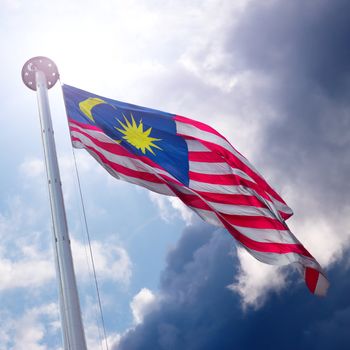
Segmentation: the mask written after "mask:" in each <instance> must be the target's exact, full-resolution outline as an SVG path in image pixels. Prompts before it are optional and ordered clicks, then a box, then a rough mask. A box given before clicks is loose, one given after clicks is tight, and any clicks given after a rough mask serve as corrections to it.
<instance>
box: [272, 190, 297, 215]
mask: <svg viewBox="0 0 350 350" xmlns="http://www.w3.org/2000/svg"><path fill="white" fill-rule="evenodd" d="M268 196H269V197H270V198H271V201H272V203H273V205H274V206H275V208H276V209H277V210H278V211H281V212H283V213H286V214H290V215H293V210H292V209H291V208H290V207H289V206H288V205H286V204H284V203H281V202H280V201H278V200H277V199H276V198H274V197H273V196H272V195H270V194H268Z"/></svg>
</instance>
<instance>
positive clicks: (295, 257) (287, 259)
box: [240, 243, 320, 270]
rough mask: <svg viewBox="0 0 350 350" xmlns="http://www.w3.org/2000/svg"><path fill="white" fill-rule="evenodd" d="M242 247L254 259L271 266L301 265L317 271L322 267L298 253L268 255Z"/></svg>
mask: <svg viewBox="0 0 350 350" xmlns="http://www.w3.org/2000/svg"><path fill="white" fill-rule="evenodd" d="M240 246H241V247H244V248H245V249H246V250H247V251H248V252H249V253H250V254H251V255H253V256H254V258H256V259H258V260H259V261H261V262H263V263H265V264H269V265H280V266H281V265H288V264H291V263H300V264H301V265H302V266H304V267H305V266H308V267H312V268H314V269H316V270H319V269H320V265H319V264H318V263H317V261H316V260H315V259H313V258H309V257H306V256H303V255H300V254H297V253H285V254H278V253H266V252H258V251H256V250H253V249H249V248H247V247H245V246H244V245H242V244H241V243H240Z"/></svg>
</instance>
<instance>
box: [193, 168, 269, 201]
mask: <svg viewBox="0 0 350 350" xmlns="http://www.w3.org/2000/svg"><path fill="white" fill-rule="evenodd" d="M189 178H190V180H193V181H198V182H203V183H208V184H213V185H232V186H238V185H241V186H245V187H247V188H250V189H252V190H253V191H255V192H256V193H257V194H259V195H260V196H261V197H263V198H265V199H266V200H268V201H270V202H271V198H270V197H269V195H268V194H267V193H266V192H265V191H264V190H263V189H262V188H261V187H260V186H258V185H257V184H256V183H254V182H251V181H248V180H247V179H244V178H242V177H240V176H239V175H236V174H225V175H222V174H201V173H196V172H193V171H190V172H189Z"/></svg>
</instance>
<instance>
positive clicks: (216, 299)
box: [118, 224, 350, 350]
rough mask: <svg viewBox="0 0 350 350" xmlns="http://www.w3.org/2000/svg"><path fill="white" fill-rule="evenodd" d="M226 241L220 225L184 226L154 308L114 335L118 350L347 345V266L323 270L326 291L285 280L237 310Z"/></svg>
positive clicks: (349, 315)
mask: <svg viewBox="0 0 350 350" xmlns="http://www.w3.org/2000/svg"><path fill="white" fill-rule="evenodd" d="M232 248H233V241H232V238H231V237H230V236H229V235H228V234H227V233H225V232H223V231H222V230H214V229H212V228H211V227H208V226H204V224H203V225H200V226H196V227H192V228H190V229H187V230H186V231H185V232H184V234H183V236H182V238H181V240H180V241H179V243H178V245H177V247H176V248H175V249H174V251H172V252H171V253H170V254H169V256H168V261H167V267H166V269H165V271H164V272H163V274H162V279H161V287H160V293H161V295H162V299H160V301H159V305H158V309H157V310H155V311H153V312H151V313H150V314H148V315H147V316H146V317H145V319H144V322H143V324H140V325H138V326H137V327H136V328H135V329H134V330H132V331H130V332H129V333H128V334H126V336H124V337H123V338H122V341H121V343H120V345H119V347H118V350H124V349H128V350H139V349H140V350H141V349H142V350H143V349H153V350H158V349H159V350H160V349H162V350H172V349H193V350H195V349H198V350H212V349H223V350H225V349H256V348H259V349H270V350H274V349H276V350H277V349H278V350H280V349H281V348H283V349H293V350H295V349H309V350H310V349H316V348H317V349H330V348H332V347H333V348H336V349H337V350H341V349H347V348H348V345H349V343H350V335H349V333H348V330H347V325H348V324H349V322H350V299H349V298H348V297H347V295H348V291H349V288H350V280H349V279H348V278H346V276H347V274H348V273H349V271H348V270H346V269H344V268H341V267H340V266H335V267H334V269H333V270H332V271H331V272H330V277H331V279H332V280H337V281H338V283H337V284H336V285H335V286H334V287H333V288H332V289H331V291H330V295H329V296H328V297H327V298H324V299H321V298H316V297H315V296H313V295H311V294H309V292H308V291H307V289H306V287H305V286H304V285H303V283H299V284H298V283H293V286H292V287H291V288H289V289H288V290H285V291H284V292H283V293H282V294H280V295H274V298H270V300H269V301H268V302H267V303H266V304H265V305H264V306H263V307H262V308H260V309H259V310H252V309H248V310H247V311H245V312H243V311H242V309H241V308H240V306H239V305H240V300H239V296H238V295H236V294H234V293H232V292H231V291H230V290H229V289H228V288H226V286H227V285H228V284H229V283H231V282H232V274H233V273H237V272H238V271H237V266H238V261H237V258H236V256H235V255H233V254H232ZM235 266H236V268H235ZM298 278H299V276H298Z"/></svg>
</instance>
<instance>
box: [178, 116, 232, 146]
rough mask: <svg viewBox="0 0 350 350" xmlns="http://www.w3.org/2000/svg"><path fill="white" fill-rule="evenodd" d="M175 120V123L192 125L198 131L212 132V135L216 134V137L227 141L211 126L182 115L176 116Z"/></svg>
mask: <svg viewBox="0 0 350 350" xmlns="http://www.w3.org/2000/svg"><path fill="white" fill-rule="evenodd" d="M173 119H174V120H175V121H179V122H181V123H185V124H189V125H192V126H194V127H196V128H197V129H200V130H203V131H206V132H210V133H211V134H215V135H217V136H219V137H221V138H222V139H224V140H226V139H225V138H224V137H223V136H222V135H221V134H220V133H219V132H217V131H216V130H215V129H213V128H212V127H211V126H209V125H207V124H204V123H201V122H198V121H196V120H193V119H189V118H186V117H182V116H180V115H176V116H175V117H174V118H173ZM226 141H227V140H226Z"/></svg>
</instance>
